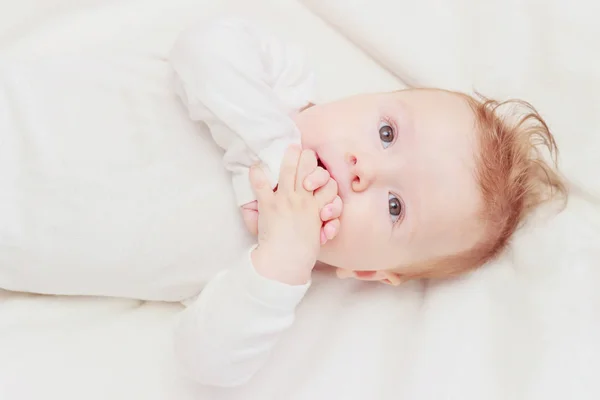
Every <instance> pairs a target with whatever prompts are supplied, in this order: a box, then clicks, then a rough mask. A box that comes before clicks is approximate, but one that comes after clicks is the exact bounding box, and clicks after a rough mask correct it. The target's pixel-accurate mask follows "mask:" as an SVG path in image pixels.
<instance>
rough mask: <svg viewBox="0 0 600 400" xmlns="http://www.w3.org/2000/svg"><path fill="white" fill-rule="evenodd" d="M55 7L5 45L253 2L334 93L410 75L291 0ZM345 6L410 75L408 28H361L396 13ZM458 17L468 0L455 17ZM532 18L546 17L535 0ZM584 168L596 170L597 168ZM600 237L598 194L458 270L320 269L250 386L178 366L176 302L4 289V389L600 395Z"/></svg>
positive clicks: (164, 45)
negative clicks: (389, 279) (205, 382)
mask: <svg viewBox="0 0 600 400" xmlns="http://www.w3.org/2000/svg"><path fill="white" fill-rule="evenodd" d="M55 3H56V4H59V3H60V4H62V6H59V5H60V4H59V5H57V6H56V7H53V8H47V10H51V11H52V13H51V14H44V15H42V14H37V16H36V14H29V16H30V18H29V19H27V21H29V22H28V23H25V24H24V25H20V26H17V25H14V24H13V25H12V26H11V29H10V31H4V34H3V33H0V46H2V47H1V48H0V49H1V50H2V52H3V53H2V55H3V56H5V57H7V58H9V59H11V60H14V59H19V58H32V57H39V56H41V55H43V54H56V53H57V52H65V53H68V52H70V51H78V49H81V48H85V47H89V46H90V43H93V44H94V45H98V46H108V47H110V48H121V49H127V48H128V47H131V46H136V48H137V49H140V48H141V49H142V50H143V51H147V52H148V53H149V54H158V55H164V54H165V53H166V51H168V48H169V43H170V42H171V41H172V39H173V38H174V37H175V35H176V33H177V31H178V27H179V26H180V25H181V26H183V25H185V24H186V23H188V22H190V20H191V19H193V18H194V17H193V16H192V14H193V13H194V12H196V13H203V12H209V11H210V12H212V11H216V10H223V9H225V10H226V11H229V10H237V9H241V8H245V9H246V10H247V11H248V12H249V13H251V14H253V15H256V16H257V18H261V19H262V20H263V21H265V23H268V24H271V25H272V26H273V27H276V28H278V29H281V30H282V32H285V33H287V34H289V35H290V37H291V38H294V39H297V40H302V41H304V43H305V44H306V45H307V47H308V50H309V52H310V53H311V54H312V56H313V57H314V59H315V62H316V68H317V73H318V76H319V77H320V85H321V86H320V89H321V97H322V98H323V99H329V98H334V97H338V96H343V95H347V94H350V93H353V92H358V91H365V90H393V89H396V88H398V87H399V86H400V83H399V82H398V80H397V79H395V78H394V77H392V76H391V75H390V74H389V73H386V72H385V71H384V70H382V69H381V68H380V67H378V66H377V65H376V63H375V62H374V61H373V60H372V59H369V58H367V57H365V56H364V55H362V54H361V53H360V51H359V50H358V48H357V47H354V45H352V44H351V43H349V42H348V41H346V40H344V39H343V38H342V36H341V35H340V34H338V33H336V32H335V31H334V30H331V29H329V28H328V27H327V26H325V25H324V24H323V22H322V21H319V20H318V19H317V18H316V17H314V16H313V15H311V14H310V13H309V12H308V11H307V10H306V9H305V8H303V7H302V6H301V5H300V4H298V3H296V2H294V1H291V0H289V1H287V0H286V1H275V0H273V1H269V0H264V1H260V2H253V5H252V6H243V5H242V4H241V3H242V2H233V1H232V2H219V1H216V0H215V1H204V2H199V1H197V0H196V1H192V0H189V1H177V2H167V1H164V2H163V1H158V0H153V1H151V2H149V1H136V0H129V1H122V2H110V1H92V0H90V1H87V2H80V3H79V5H78V6H77V8H74V6H71V5H69V4H70V2H67V1H61V2H59V1H57V0H55ZM456 3H459V2H458V1H456ZM19 4H20V3H19ZM23 4H25V5H27V4H28V3H23ZM40 4H41V3H40ZM315 4H316V2H313V4H312V5H313V6H314V5H315ZM322 4H323V5H327V4H329V6H332V5H334V3H333V2H323V3H322ZM339 4H342V2H339ZM344 4H346V5H347V6H346V7H340V8H333V7H332V8H330V9H329V10H328V12H327V13H326V12H325V11H323V9H321V10H320V11H319V12H320V14H321V16H324V18H326V19H329V20H330V21H333V20H334V17H335V16H337V18H338V19H336V20H335V21H336V24H337V25H338V26H340V27H341V29H342V34H343V35H344V36H346V37H349V38H351V39H352V40H354V41H355V43H356V44H357V45H358V46H361V47H363V48H365V47H367V48H372V49H376V50H377V53H376V56H377V61H378V62H380V63H381V64H382V65H385V66H386V68H387V69H388V70H391V71H393V72H396V73H397V75H398V76H403V75H402V74H401V73H400V71H394V68H395V67H394V66H392V65H391V64H388V61H389V60H390V59H392V58H393V57H394V54H396V53H395V52H396V47H395V46H396V45H398V46H401V44H402V43H405V42H404V41H403V38H402V37H397V38H394V37H388V38H386V40H385V41H381V42H379V41H377V40H374V38H375V37H376V36H374V35H376V34H377V29H376V28H377V27H373V26H372V25H370V26H372V27H373V29H360V27H361V26H362V27H363V28H364V26H367V25H361V24H367V23H369V24H372V23H373V22H375V19H374V18H375V17H377V18H383V16H385V15H386V9H385V8H383V9H381V8H380V9H378V8H377V7H378V6H377V5H376V4H373V5H372V6H367V5H366V2H364V3H362V5H363V7H364V8H361V9H360V10H359V11H360V13H361V14H362V15H363V17H361V18H358V17H356V15H358V14H356V15H355V16H354V19H346V20H345V21H346V22H348V21H350V22H351V23H350V24H349V25H346V26H345V27H344V26H342V25H343V24H342V22H343V19H342V18H346V17H348V18H350V17H349V15H350V12H351V11H352V10H353V9H352V7H350V5H351V4H358V5H361V2H360V1H353V2H344ZM440 4H441V3H440ZM11 7H13V6H12V5H11ZM24 9H25V8H23V10H24ZM393 11H394V12H392V11H389V10H388V12H387V14H394V13H395V12H396V11H397V9H396V10H393ZM329 12H331V13H329ZM354 12H357V11H356V10H354ZM25 14H26V13H25V11H23V14H22V15H25ZM2 15H6V13H5V12H4V10H2V12H0V16H2ZM396 15H397V14H396ZM461 15H462V14H460V12H458V11H456V12H455V13H453V14H452V18H460V16H461ZM527 15H529V16H530V17H531V18H534V16H533V15H534V14H533V11H532V12H531V14H527ZM275 16H276V17H275ZM31 21H33V22H31ZM132 21H135V24H133V23H132ZM382 21H383V19H382ZM457 21H460V19H458V20H457ZM378 26H379V25H378ZM381 26H386V23H385V22H383V23H382V25H381ZM34 27H35V28H36V29H33V28H34ZM393 27H394V26H393V25H392V26H389V28H388V29H391V28H393ZM344 28H345V29H344ZM358 29H360V30H358ZM73 32H78V34H73ZM353 32H360V35H356V34H353ZM417 36H418V35H417ZM369 38H371V41H368V42H365V40H368V39H369ZM413 39H415V40H417V39H418V37H413ZM365 43H366V44H365ZM552 43H554V42H552V41H551V42H550V45H552ZM372 54H375V53H372ZM417 55H418V54H415V56H417ZM416 65H417V67H418V64H416ZM579 67H580V68H583V67H584V66H579ZM417 70H418V69H417ZM433 71H435V70H433ZM596 71H598V69H596ZM442 72H443V71H440V73H442ZM432 79H433V78H432ZM507 79H508V78H507ZM595 79H598V78H597V76H595ZM596 83H597V80H596V81H595V80H594V76H593V75H590V78H588V79H587V80H586V81H585V84H586V85H589V87H591V86H593V85H594V84H596ZM425 84H426V83H425ZM481 90H483V88H482V89H481ZM590 93H591V91H590ZM538 96H543V93H541V94H538ZM533 100H534V99H532V101H533ZM569 107H570V108H569V109H570V110H573V109H575V110H576V109H577V108H576V107H575V105H574V104H569ZM584 107H585V106H582V109H585V108H584ZM581 115H583V114H580V116H581ZM586 115H587V114H586ZM590 115H591V114H590ZM570 117H572V115H571V116H570ZM574 121H575V122H576V123H577V124H578V126H579V127H581V129H580V130H579V132H587V134H588V135H589V139H590V140H591V139H593V138H594V137H595V138H597V137H598V133H599V130H598V127H599V125H595V124H593V122H594V121H592V120H591V119H583V120H582V119H575V120H574ZM575 122H573V121H571V123H575ZM565 124H566V122H565ZM593 134H595V136H592V135H593ZM582 135H583V134H582ZM562 137H564V135H563V136H561V138H562ZM563 142H565V140H563ZM567 143H568V141H567ZM590 147H591V149H588V148H587V147H584V146H582V145H581V141H580V140H573V143H569V144H568V145H565V146H564V147H563V150H564V151H563V152H564V156H565V157H564V158H565V164H567V160H568V159H570V160H575V161H577V160H576V159H577V156H578V154H581V153H578V152H583V151H589V152H593V151H594V148H593V146H590ZM597 150H598V147H596V148H595V151H597ZM588 160H591V159H590V158H588ZM575 161H574V162H575ZM586 162H588V161H586ZM581 165H583V164H576V167H573V166H572V167H571V171H573V174H572V176H575V175H577V174H576V172H577V171H583V168H580V167H581ZM585 165H587V168H588V169H587V171H588V172H593V171H592V170H590V168H592V167H593V166H592V164H590V163H589V162H588V163H587V164H585ZM596 167H597V164H596ZM578 168H580V169H578ZM595 171H598V169H596V170H595ZM577 176H578V177H579V178H581V179H580V180H581V181H582V182H583V181H585V182H590V181H589V179H588V180H587V181H586V179H585V178H586V176H584V175H583V174H580V175H577ZM595 182H597V181H595ZM587 187H588V188H589V189H590V190H592V189H593V187H592V186H591V185H590V186H587ZM598 243H600V211H599V209H598V206H595V205H593V204H590V203H589V202H588V201H586V200H585V199H583V198H581V197H580V196H578V195H575V196H574V198H573V200H572V202H571V204H570V206H569V209H568V210H567V211H566V212H564V213H562V214H561V215H559V216H558V217H556V218H553V219H551V220H550V221H547V222H543V223H542V222H539V223H537V224H533V225H532V227H531V228H530V229H527V230H524V231H522V232H521V233H520V234H519V236H518V237H517V238H516V241H515V246H514V251H513V252H511V253H510V254H509V255H508V256H507V257H505V258H504V259H503V260H502V261H500V262H497V263H495V264H494V265H491V266H488V267H486V268H483V269H481V270H479V271H477V272H476V273H474V274H472V275H470V276H466V277H464V278H463V279H460V280H457V281H452V282H440V283H436V284H430V285H428V286H425V285H422V284H420V283H411V284H408V285H404V286H401V287H399V288H395V287H387V286H381V285H369V284H364V283H359V282H354V281H339V280H337V279H335V278H333V277H330V276H326V275H319V276H317V277H316V281H315V284H314V287H313V288H312V290H311V293H310V295H309V296H308V297H307V299H306V301H305V302H304V303H303V304H302V305H301V307H300V310H299V315H298V321H297V324H296V325H295V327H294V329H293V330H292V331H291V332H290V333H289V335H287V336H286V337H284V338H283V340H282V342H281V344H280V346H279V347H278V348H277V349H276V351H275V353H274V354H273V357H272V360H271V362H270V363H269V364H268V365H267V367H266V368H265V369H264V370H263V371H261V372H260V374H259V375H258V376H257V377H256V379H255V380H254V381H252V382H251V383H250V384H249V385H248V386H246V387H242V388H238V389H234V390H217V389H209V388H201V387H196V386H194V385H192V384H190V383H189V382H186V381H184V380H183V379H182V378H180V377H179V376H178V375H177V372H176V370H175V368H174V363H173V360H172V355H171V345H170V326H171V322H172V319H173V317H174V315H175V314H176V313H177V311H178V310H179V309H180V306H179V305H175V304H161V303H144V302H137V301H129V300H118V299H114V300H112V299H97V298H66V297H65V298H60V297H46V296H34V295H23V294H15V293H6V292H5V293H1V294H0V398H1V399H3V400H4V399H6V400H31V399H38V398H44V399H80V398H85V399H149V400H152V399H181V400H184V399H211V400H219V399H244V400H247V399H260V400H279V399H291V400H296V399H330V398H331V399H333V398H341V399H348V400H359V399H365V398H372V399H441V398H443V399H478V400H479V399H490V400H494V399H499V400H500V399H540V400H541V399H544V400H546V399H554V398H557V399H558V398H561V399H562V398H576V399H596V398H599V397H600V384H599V381H598V379H596V377H595V371H598V370H600V346H599V345H598V343H597V342H598V337H600V321H599V317H598V316H599V311H600V291H598V290H597V289H596V285H597V282H599V281H600V279H599V278H600V268H599V265H598V264H599V263H600V248H599V247H600V246H599V245H598Z"/></svg>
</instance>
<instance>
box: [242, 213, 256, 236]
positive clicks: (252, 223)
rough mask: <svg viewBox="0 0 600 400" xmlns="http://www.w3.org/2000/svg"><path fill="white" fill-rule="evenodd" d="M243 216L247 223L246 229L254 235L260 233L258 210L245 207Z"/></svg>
mask: <svg viewBox="0 0 600 400" xmlns="http://www.w3.org/2000/svg"><path fill="white" fill-rule="evenodd" d="M242 217H243V219H244V224H245V225H246V229H248V232H250V233H251V234H252V235H254V236H256V235H258V211H257V210H250V209H243V210H242Z"/></svg>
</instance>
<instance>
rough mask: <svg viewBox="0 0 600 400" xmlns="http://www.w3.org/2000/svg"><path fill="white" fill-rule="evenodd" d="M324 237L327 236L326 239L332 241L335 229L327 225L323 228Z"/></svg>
mask: <svg viewBox="0 0 600 400" xmlns="http://www.w3.org/2000/svg"><path fill="white" fill-rule="evenodd" d="M325 235H327V239H329V240H331V239H333V237H334V236H335V228H334V227H333V226H331V225H327V226H326V227H325Z"/></svg>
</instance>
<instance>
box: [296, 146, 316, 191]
mask: <svg viewBox="0 0 600 400" xmlns="http://www.w3.org/2000/svg"><path fill="white" fill-rule="evenodd" d="M316 169H317V154H316V153H315V152H314V151H312V150H303V151H302V154H301V155H300V161H299V162H298V170H297V171H296V191H298V192H304V193H307V190H306V189H304V180H305V179H306V177H307V176H308V175H310V173H311V172H313V171H314V170H316ZM310 192H312V190H311V191H310ZM311 194H312V193H311Z"/></svg>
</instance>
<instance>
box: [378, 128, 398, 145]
mask: <svg viewBox="0 0 600 400" xmlns="http://www.w3.org/2000/svg"><path fill="white" fill-rule="evenodd" d="M395 137H396V133H395V132H394V128H392V126H391V125H390V124H388V123H387V122H382V123H381V125H379V139H380V140H381V144H382V145H383V148H384V149H387V148H388V147H389V146H390V145H391V144H392V143H393V142H394V138H395Z"/></svg>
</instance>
